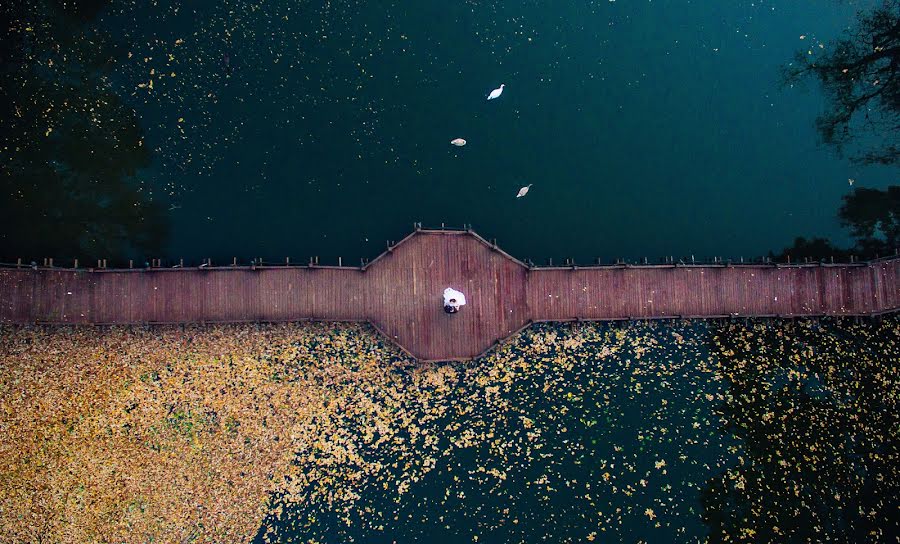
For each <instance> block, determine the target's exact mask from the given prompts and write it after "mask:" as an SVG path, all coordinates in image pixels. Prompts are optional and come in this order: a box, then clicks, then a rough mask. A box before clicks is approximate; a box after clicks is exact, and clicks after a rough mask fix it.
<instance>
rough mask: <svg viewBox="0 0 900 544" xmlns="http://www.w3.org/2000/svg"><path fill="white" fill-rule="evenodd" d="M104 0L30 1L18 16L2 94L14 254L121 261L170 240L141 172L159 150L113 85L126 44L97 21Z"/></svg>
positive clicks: (5, 224) (3, 165)
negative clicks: (150, 143)
mask: <svg viewBox="0 0 900 544" xmlns="http://www.w3.org/2000/svg"><path fill="white" fill-rule="evenodd" d="M104 3H105V2H87V3H78V4H76V5H73V4H72V3H62V2H60V3H56V2H30V3H28V4H26V5H20V6H18V7H19V8H21V9H19V10H16V11H15V12H14V14H13V15H14V17H13V19H12V21H13V23H12V31H11V32H10V34H9V36H10V37H9V41H8V43H6V44H4V45H6V46H7V47H6V50H7V51H11V52H12V54H11V55H9V56H4V57H3V72H4V78H5V79H4V85H3V89H4V90H3V91H0V99H2V102H3V104H2V108H3V111H4V116H3V119H2V123H3V125H2V129H3V130H2V138H3V141H2V144H3V153H2V156H0V159H2V162H0V176H2V187H3V198H0V256H2V257H3V258H5V259H9V258H13V257H24V258H26V259H28V258H40V257H42V256H52V257H56V258H73V257H76V258H77V257H80V258H82V259H89V258H94V257H98V258H99V257H103V258H108V259H117V258H119V259H121V258H124V257H126V256H129V255H133V254H134V253H135V252H151V253H152V252H158V251H159V250H160V249H161V247H162V244H163V243H164V241H165V234H166V225H165V222H164V218H163V216H162V213H161V210H160V207H159V206H158V205H157V204H156V203H155V202H154V201H153V199H152V192H151V191H149V190H148V189H149V188H148V187H145V186H144V184H143V181H142V179H141V176H140V170H141V169H142V168H146V167H147V166H149V165H150V163H151V153H150V151H149V150H148V149H147V147H146V146H145V145H144V141H143V134H142V130H141V127H140V125H139V122H138V119H137V116H136V114H135V112H134V111H133V110H132V109H131V108H130V107H128V106H127V105H126V104H125V103H123V101H122V98H121V97H120V96H118V95H117V94H116V93H114V92H113V91H111V90H110V86H109V83H108V77H109V74H110V72H111V69H112V67H113V66H114V63H115V58H116V56H117V55H119V54H121V51H120V50H119V48H118V47H117V45H116V44H115V43H113V42H111V41H110V39H109V37H108V36H107V35H106V34H104V33H102V32H99V31H97V30H96V28H95V27H94V26H93V25H92V24H91V23H90V21H91V20H92V19H93V18H94V17H95V16H96V14H97V12H98V11H99V10H100V9H101V8H102V7H103V4H104Z"/></svg>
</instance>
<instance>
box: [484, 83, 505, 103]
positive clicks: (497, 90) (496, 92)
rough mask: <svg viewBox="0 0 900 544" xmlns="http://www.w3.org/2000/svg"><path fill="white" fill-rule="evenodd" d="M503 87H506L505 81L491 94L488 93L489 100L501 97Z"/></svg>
mask: <svg viewBox="0 0 900 544" xmlns="http://www.w3.org/2000/svg"><path fill="white" fill-rule="evenodd" d="M503 87H506V84H505V83H501V84H500V86H499V87H497V88H496V89H494V90H493V91H491V94H489V95H488V97H487V99H488V100H493V99H495V98H500V95H501V94H503Z"/></svg>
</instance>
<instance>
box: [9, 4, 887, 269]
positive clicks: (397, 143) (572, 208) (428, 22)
mask: <svg viewBox="0 0 900 544" xmlns="http://www.w3.org/2000/svg"><path fill="white" fill-rule="evenodd" d="M103 4H104V2H99V3H98V5H100V10H99V12H98V13H97V15H96V17H94V18H92V19H90V21H89V22H88V23H86V27H87V28H90V29H92V30H91V32H94V31H95V30H96V34H89V35H88V37H86V38H83V39H79V38H75V39H74V45H71V44H70V45H69V46H64V47H63V51H65V49H66V47H70V48H72V49H76V50H78V51H84V50H90V49H91V48H92V47H100V46H98V45H97V44H98V43H101V40H99V39H97V36H102V37H104V39H105V40H106V41H104V42H102V43H107V42H108V47H107V46H103V47H105V49H104V50H103V53H102V55H101V56H103V57H104V58H109V59H112V60H111V61H109V62H108V63H107V64H105V65H104V66H105V67H104V69H103V70H102V71H98V72H96V73H94V74H93V75H92V76H90V77H96V79H97V81H98V82H100V83H99V84H98V86H99V87H100V88H102V89H103V93H106V94H107V95H110V96H114V97H117V98H118V99H120V100H121V101H122V102H123V103H124V104H125V105H126V106H127V107H133V108H134V109H135V111H136V113H137V116H136V122H137V124H138V127H139V130H142V131H143V142H142V145H141V150H142V152H145V153H147V156H146V157H142V158H141V160H140V161H137V169H136V171H135V179H136V180H137V183H138V184H139V186H140V187H141V191H140V192H139V193H138V195H137V198H138V199H146V200H149V201H152V202H155V203H157V204H158V210H157V212H158V215H153V214H150V212H147V213H139V214H137V216H138V217H136V218H135V217H131V216H128V215H127V214H121V213H119V214H118V215H124V219H122V220H123V221H126V222H132V223H137V224H138V225H137V226H136V227H135V229H134V230H135V231H141V229H145V230H146V229H149V228H150V227H149V226H148V225H149V224H152V225H154V227H153V228H155V229H157V230H158V231H159V232H160V233H164V234H157V233H155V231H154V234H153V235H152V236H149V237H150V238H152V240H153V241H154V243H149V244H146V247H150V248H152V249H147V250H145V251H146V252H152V253H154V255H150V256H156V255H162V256H164V257H171V258H178V257H179V256H183V257H186V258H188V259H199V258H202V257H213V258H217V259H224V258H230V257H231V256H235V255H236V256H239V257H240V258H242V259H249V258H250V257H254V256H263V257H265V258H270V259H277V260H281V259H283V257H284V256H288V255H290V256H292V257H293V258H295V259H298V260H303V259H305V258H306V257H308V256H310V255H319V256H320V257H321V258H322V260H323V261H331V260H336V258H337V256H339V255H340V256H343V257H344V258H345V262H355V260H356V259H357V258H358V257H360V256H366V257H373V256H375V255H376V254H378V253H379V252H380V251H381V250H382V249H383V248H384V242H385V240H386V239H398V238H399V237H401V236H403V235H404V234H406V233H407V232H408V231H409V230H410V229H411V228H412V224H413V222H414V221H421V222H422V223H423V224H424V225H425V226H438V225H440V224H441V223H446V224H447V225H448V226H462V225H463V224H464V223H468V224H471V225H473V226H474V228H475V229H476V230H477V231H479V232H480V233H482V234H483V235H484V236H487V237H496V238H497V239H498V240H499V242H500V243H501V245H502V246H503V247H504V248H505V249H507V250H508V251H510V252H511V253H513V254H514V255H517V256H520V257H532V258H534V259H535V260H536V261H538V260H540V259H543V258H545V257H557V258H561V257H576V258H578V259H580V260H589V259H593V258H594V257H596V256H602V257H604V258H614V257H619V256H626V257H641V256H649V257H650V258H656V257H658V256H660V255H689V254H696V255H697V256H698V257H701V256H704V257H705V256H712V255H728V256H735V257H736V256H740V255H745V256H751V255H752V256H757V255H761V254H764V253H766V252H768V251H769V250H776V251H777V250H779V249H780V248H782V247H784V246H787V245H789V244H790V243H791V241H792V240H793V238H794V237H795V236H798V235H804V236H810V235H818V236H826V237H830V238H832V239H834V240H837V241H838V242H843V241H845V240H846V234H845V233H844V232H843V231H841V229H840V226H839V224H838V222H837V220H836V218H835V213H836V210H837V207H838V206H839V204H840V199H841V197H842V196H843V195H845V194H846V193H847V192H848V191H849V190H850V186H849V183H848V179H850V178H853V179H854V180H856V186H857V187H859V186H866V187H875V188H884V187H885V186H887V185H888V184H889V183H890V182H892V181H894V180H896V170H895V169H890V168H887V167H877V166H858V165H854V164H851V163H850V161H849V160H847V159H846V158H843V157H840V156H838V155H837V154H836V152H835V150H834V149H831V148H828V147H825V146H823V145H821V144H820V143H819V136H818V134H817V133H816V129H815V119H816V116H817V115H819V114H820V113H821V112H822V110H823V108H824V104H823V99H822V96H820V93H819V92H818V90H817V88H816V86H815V85H811V86H810V87H809V88H805V89H800V88H792V87H786V88H783V87H782V85H781V76H780V72H781V69H782V68H783V67H784V66H785V65H787V64H788V63H789V62H791V60H792V58H793V55H794V54H795V52H796V51H798V50H807V49H808V50H809V51H811V52H812V54H813V55H816V54H819V52H820V51H822V49H820V48H819V44H822V45H823V46H827V44H828V43H829V41H830V40H832V39H834V38H836V37H838V36H839V35H840V33H841V32H842V31H843V30H844V29H845V28H847V27H848V26H849V25H850V24H851V23H852V22H853V15H854V13H855V12H856V11H857V10H859V9H865V8H867V7H870V6H872V5H874V2H819V1H815V2H814V1H801V2H794V1H790V2H789V1H770V2H749V1H736V2H716V3H709V2H676V1H654V2H647V1H641V2H630V1H619V2H610V1H606V0H603V1H596V2H590V1H577V2H565V3H552V4H550V3H544V2H531V1H528V2H494V1H489V2H476V1H460V2H420V3H415V4H409V3H404V2H388V1H374V2H373V1H347V2H324V3H319V2H312V3H306V2H301V3H295V2H275V1H272V2H242V1H228V2H209V1H206V2H190V3H182V2H173V1H171V0H164V1H161V2H154V3H145V2H135V3H120V2H112V3H111V4H110V5H105V6H104V5H103ZM75 28H83V27H78V26H77V25H76V26H75ZM40 30H41V29H40V28H38V32H37V33H36V34H40ZM59 32H60V33H61V34H65V33H66V32H69V33H70V34H71V32H70V31H68V30H64V31H59ZM79 32H80V31H79ZM801 36H803V37H804V38H803V39H801ZM89 38H90V39H89ZM29 39H33V40H34V41H35V43H36V44H38V45H35V47H38V46H39V45H40V44H41V43H42V42H41V40H42V38H41V37H40V36H38V35H35V36H34V37H32V38H29ZM51 41H52V40H51ZM88 43H89V44H90V45H86V44H88ZM48 50H50V51H51V52H50V53H48V54H46V55H44V57H43V58H45V59H46V58H50V59H53V58H55V57H54V55H57V56H60V55H61V54H59V53H54V52H53V48H52V47H50V48H48ZM81 56H84V55H81ZM72 57H75V58H78V57H79V55H78V54H75V55H73V54H70V55H69V57H67V58H65V59H63V58H56V63H55V64H54V65H53V66H55V67H58V66H60V65H61V64H62V63H66V62H72ZM52 69H57V68H52ZM172 74H174V75H172ZM151 81H152V89H151V88H150V85H149V84H150V82H151ZM500 83H505V84H506V90H505V92H504V94H503V96H502V97H501V98H500V99H498V100H496V101H492V102H487V101H486V100H485V96H486V94H487V93H488V92H489V91H490V90H491V89H493V88H494V87H497V86H499V84H500ZM63 94H65V93H63ZM107 98H108V96H107ZM102 102H105V103H109V100H107V99H106V98H104V99H103V100H102ZM58 105H59V100H57V106H58ZM105 114H106V112H105V111H103V110H102V108H101V115H100V117H103V115H105ZM49 124H51V125H52V124H53V123H52V122H51V123H49ZM36 126H37V127H38V128H36V129H35V135H34V136H33V137H32V138H31V140H32V141H38V140H40V138H41V137H43V136H44V135H43V130H44V129H43V127H42V126H41V125H40V123H36ZM98 126H100V127H101V128H99V129H98V130H100V131H103V130H105V129H104V128H103V126H104V125H102V124H100V125H98ZM105 126H109V124H108V123H107V125H105ZM106 130H108V129H106ZM116 137H117V138H118V135H116ZM457 137H462V138H465V139H466V140H468V145H467V146H465V147H463V148H456V147H453V146H451V145H449V141H450V140H451V139H453V138H457ZM47 138H48V139H50V140H52V139H53V138H58V139H62V140H66V139H68V141H69V144H68V145H69V147H74V149H69V150H68V151H67V152H68V153H69V154H73V155H77V156H79V157H82V158H84V157H90V156H91V153H92V152H94V151H96V152H98V153H103V154H111V156H113V157H116V154H117V153H119V152H121V149H122V148H121V147H119V146H110V148H109V149H107V148H102V149H100V148H99V146H96V145H95V144H93V143H92V142H91V140H89V139H81V138H80V137H79V136H78V134H77V133H74V132H72V133H69V134H67V132H66V128H65V126H64V124H62V123H57V124H56V131H55V132H53V133H52V134H50V135H49V136H48V137H47ZM122 140H123V141H130V142H132V143H133V142H135V141H137V137H135V136H134V135H133V134H130V135H125V136H123V137H122ZM116 141H117V142H118V141H119V140H118V139H117V140H116ZM92 146H93V147H92ZM51 155H52V153H51ZM130 166H134V165H133V164H132V165H130ZM130 166H127V167H126V168H125V170H128V169H129V168H130ZM101 175H103V173H101ZM29 176H30V177H29ZM26 178H28V180H29V181H28V183H27V184H28V185H29V187H32V188H33V189H34V187H37V186H38V185H40V181H35V180H40V179H41V177H40V175H39V174H37V175H36V174H27V175H26ZM526 184H534V186H533V188H532V190H531V193H530V194H529V195H528V196H527V197H525V198H523V199H516V198H515V195H516V192H517V190H518V189H519V187H521V186H523V185H526ZM34 190H38V191H45V192H46V193H47V194H44V195H43V197H42V198H40V199H32V200H31V201H29V202H28V203H27V204H22V205H21V206H19V207H18V208H15V209H17V210H18V211H17V212H16V213H21V216H22V218H23V219H22V220H21V221H35V220H37V221H38V222H40V221H47V222H51V223H52V222H54V221H55V222H56V225H57V226H59V225H60V224H65V225H66V226H67V229H64V230H66V231H70V230H68V226H69V225H71V229H74V230H78V229H79V228H83V227H82V225H81V222H82V220H85V218H87V219H86V220H88V221H89V220H97V221H102V220H98V219H96V217H94V216H106V215H109V214H112V213H117V212H109V211H108V210H109V208H101V209H100V210H99V211H98V210H93V211H85V212H78V211H74V212H72V211H71V210H70V208H71V207H70V206H67V205H66V204H65V198H66V196H65V195H70V194H72V193H73V192H75V193H79V192H80V193H83V192H84V191H82V190H80V189H77V188H76V189H75V190H74V191H73V189H72V188H71V187H68V186H65V184H64V185H63V186H62V187H60V188H44V189H34ZM4 198H6V197H4ZM92 198H93V199H94V200H91V199H92ZM103 198H105V197H104V195H103V194H100V195H97V196H96V197H88V200H89V204H90V202H95V201H98V200H101V199H103ZM113 202H115V199H113ZM55 205H58V206H61V207H65V208H66V210H65V211H59V212H58V213H55V214H54V213H50V214H48V213H47V210H48V208H52V207H53V206H55ZM15 206H16V205H13V206H11V207H15ZM128 206H129V204H128V202H126V203H125V204H122V205H121V207H123V208H127V207H128ZM112 207H115V206H112ZM147 215H153V217H154V219H153V220H152V221H150V220H149V219H147V217H146V216H147ZM88 216H90V217H88ZM61 218H68V221H63V220H62V219H61ZM18 228H21V226H19V227H18ZM95 230H96V231H97V233H95V234H94V235H92V236H97V237H101V238H102V237H103V236H115V235H121V233H120V232H119V231H118V229H117V228H100V227H97V228H96V229H95ZM111 232H112V234H111ZM129 232H131V231H129ZM41 236H42V237H43V238H41V237H40V236H39V237H36V241H34V242H32V243H30V245H25V247H22V244H17V243H16V242H15V241H12V240H10V239H6V240H4V245H5V246H6V248H5V251H2V252H0V253H4V254H10V255H9V256H15V255H12V254H13V253H15V254H22V253H26V254H27V253H29V252H32V253H39V252H41V251H45V249H44V248H45V247H46V248H47V249H46V251H50V252H56V253H57V256H58V257H60V258H61V257H72V256H77V255H76V253H77V252H78V251H79V249H77V248H75V249H68V248H66V247H65V244H62V246H63V247H64V249H62V250H59V249H54V246H53V244H45V243H43V242H46V241H47V240H48V239H50V238H52V237H53V236H54V229H53V228H50V229H47V231H46V232H45V233H43V234H42V235H41ZM124 237H125V238H126V241H131V242H133V241H134V240H135V239H137V238H138V234H133V233H126V234H125V235H124ZM20 238H21V237H20ZM82 246H85V244H82ZM154 246H155V247H154ZM90 247H94V246H90ZM97 247H99V248H100V249H97V250H96V251H97V252H101V253H102V251H104V249H102V248H104V247H105V246H104V245H103V244H98V246H97ZM34 248H36V249H34ZM157 248H158V249H157ZM108 251H111V252H113V253H115V251H116V250H115V249H109V250H108ZM82 252H88V253H90V251H86V250H82ZM137 253H139V254H140V253H141V250H140V249H139V250H138V251H137ZM34 256H35V257H40V256H42V255H41V254H38V255H34Z"/></svg>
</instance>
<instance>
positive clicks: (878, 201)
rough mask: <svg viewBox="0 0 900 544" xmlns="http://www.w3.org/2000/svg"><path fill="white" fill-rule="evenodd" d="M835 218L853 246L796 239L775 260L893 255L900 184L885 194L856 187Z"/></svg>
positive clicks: (898, 243) (899, 230) (899, 237)
mask: <svg viewBox="0 0 900 544" xmlns="http://www.w3.org/2000/svg"><path fill="white" fill-rule="evenodd" d="M838 219H840V221H841V225H843V226H844V227H845V228H847V229H849V231H850V234H851V235H852V236H853V238H855V242H854V245H853V247H851V248H849V249H842V248H839V247H837V246H835V245H834V244H832V243H831V242H830V241H828V240H826V239H824V238H812V239H810V240H808V239H806V238H803V237H798V238H796V239H795V240H794V245H792V246H791V247H788V248H786V249H784V250H783V251H782V252H781V254H780V255H778V257H777V259H778V260H781V261H785V260H787V258H788V256H790V258H791V259H794V260H801V259H804V258H809V259H812V260H819V259H827V258H829V257H834V258H835V259H841V260H846V259H847V258H849V257H850V255H855V256H857V257H860V258H864V259H872V258H875V257H884V256H887V255H892V254H893V253H894V252H895V251H897V249H898V248H900V185H892V186H890V187H888V188H887V189H886V190H884V191H882V190H880V189H866V188H859V189H855V190H854V191H852V192H850V193H849V194H846V195H844V203H843V205H841V208H840V210H839V211H838Z"/></svg>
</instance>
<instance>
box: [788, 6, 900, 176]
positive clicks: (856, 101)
mask: <svg viewBox="0 0 900 544" xmlns="http://www.w3.org/2000/svg"><path fill="white" fill-rule="evenodd" d="M898 72H900V0H884V1H883V3H882V4H881V5H880V6H879V7H878V8H876V9H874V10H873V11H871V12H867V13H861V14H860V15H859V17H858V21H857V23H856V25H855V27H854V28H853V29H851V30H850V31H848V32H847V33H846V34H845V35H844V36H842V37H841V38H839V39H838V40H836V41H835V42H833V43H831V44H829V45H828V47H826V49H825V53H824V56H823V55H819V54H815V55H810V54H808V52H807V51H801V52H798V54H797V58H796V62H795V63H793V64H792V65H791V66H790V67H789V68H788V69H787V74H786V76H787V80H788V81H789V82H797V81H800V80H803V79H806V78H810V77H811V78H814V79H816V80H818V81H819V82H820V83H821V86H822V89H823V90H824V92H825V95H826V98H827V101H828V106H827V111H826V113H824V114H823V115H822V116H821V117H820V118H819V120H818V128H819V132H820V133H821V135H822V138H823V140H824V141H825V142H826V143H828V144H830V145H834V146H835V147H836V148H837V149H839V150H843V149H844V148H845V147H846V146H847V145H848V144H850V143H851V142H853V143H855V144H856V145H857V146H858V148H859V151H858V152H854V159H855V160H856V161H859V162H863V163H880V164H894V165H896V164H898V163H900V73H898Z"/></svg>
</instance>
